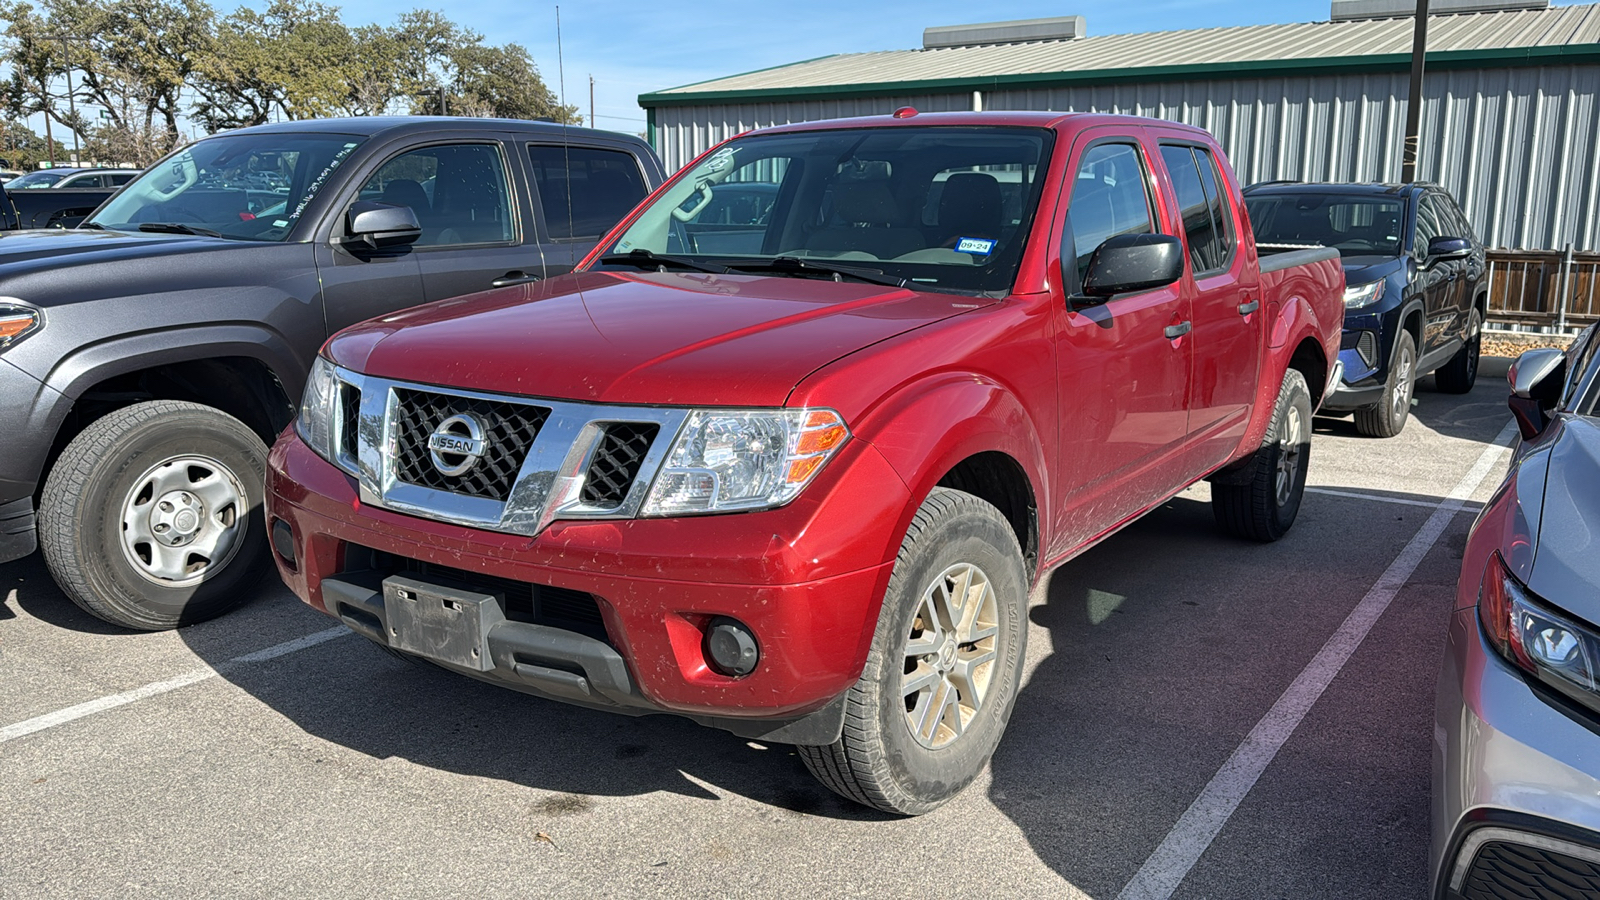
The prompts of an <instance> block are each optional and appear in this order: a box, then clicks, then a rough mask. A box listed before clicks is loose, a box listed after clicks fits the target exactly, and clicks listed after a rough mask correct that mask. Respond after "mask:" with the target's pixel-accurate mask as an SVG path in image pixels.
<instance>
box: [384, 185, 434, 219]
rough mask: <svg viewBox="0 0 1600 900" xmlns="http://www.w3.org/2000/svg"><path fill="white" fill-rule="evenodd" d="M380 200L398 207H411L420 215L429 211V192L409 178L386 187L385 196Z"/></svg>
mask: <svg viewBox="0 0 1600 900" xmlns="http://www.w3.org/2000/svg"><path fill="white" fill-rule="evenodd" d="M378 199H379V201H381V202H383V203H393V204H394V205H396V206H409V207H411V209H412V210H413V211H414V212H418V213H425V212H427V211H428V192H427V191H425V190H423V189H422V185H420V184H417V183H416V182H415V181H412V180H411V179H409V178H397V179H395V180H394V181H391V182H389V183H388V184H386V185H384V186H383V196H382V197H379V198H378Z"/></svg>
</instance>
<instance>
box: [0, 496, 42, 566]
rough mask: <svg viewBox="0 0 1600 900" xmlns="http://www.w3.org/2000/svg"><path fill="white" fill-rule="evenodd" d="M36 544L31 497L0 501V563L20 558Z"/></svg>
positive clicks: (37, 537) (36, 537)
mask: <svg viewBox="0 0 1600 900" xmlns="http://www.w3.org/2000/svg"><path fill="white" fill-rule="evenodd" d="M38 546H39V536H38V532H37V529H36V523H35V518H34V512H33V498H32V497H23V498H22V499H21V500H8V501H6V502H4V503H0V563H4V562H10V561H12V560H14V559H21V558H23V557H24V556H27V555H28V554H29V553H32V552H33V551H34V550H35V549H37V548H38Z"/></svg>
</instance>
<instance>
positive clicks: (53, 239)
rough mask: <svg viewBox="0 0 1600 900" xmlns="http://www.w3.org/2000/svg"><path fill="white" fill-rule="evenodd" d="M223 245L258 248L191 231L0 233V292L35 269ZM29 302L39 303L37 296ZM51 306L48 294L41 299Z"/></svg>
mask: <svg viewBox="0 0 1600 900" xmlns="http://www.w3.org/2000/svg"><path fill="white" fill-rule="evenodd" d="M219 246H239V247H249V246H259V245H257V244H254V243H253V242H248V241H223V240H218V239H214V238H206V237H198V236H195V235H187V234H145V233H143V232H137V233H132V234H130V233H127V232H120V231H87V230H85V231H80V230H77V229H71V230H63V229H60V228H40V229H36V230H29V231H8V232H6V233H4V234H0V293H4V290H3V282H4V279H6V278H8V277H11V276H15V275H23V274H31V273H33V272H35V271H59V270H61V269H62V268H64V267H67V266H75V265H82V264H92V263H101V262H117V261H123V260H131V259H150V258H152V257H158V256H175V255H179V254H186V253H196V252H207V251H215V250H216V249H217V248H218V247H219ZM28 299H29V300H30V302H39V301H37V300H36V299H35V298H33V297H29V298H28ZM43 303H44V305H49V301H48V298H45V299H44V300H43Z"/></svg>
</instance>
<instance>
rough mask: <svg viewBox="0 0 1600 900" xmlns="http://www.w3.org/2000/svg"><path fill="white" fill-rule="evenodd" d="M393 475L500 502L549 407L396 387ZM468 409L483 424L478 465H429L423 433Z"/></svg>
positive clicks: (514, 477) (548, 411)
mask: <svg viewBox="0 0 1600 900" xmlns="http://www.w3.org/2000/svg"><path fill="white" fill-rule="evenodd" d="M394 392H395V397H396V399H397V400H398V408H397V410H396V415H395V424H396V426H397V428H396V433H395V439H396V444H397V447H396V453H395V475H396V476H397V477H398V478H399V479H400V480H401V481H403V482H405V483H407V484H414V485H416V486H418V487H425V488H432V489H434V490H438V491H450V492H451V493H455V494H466V495H467V496H470V497H486V498H488V499H490V500H499V501H502V502H503V501H504V500H505V499H506V498H507V497H509V496H510V495H511V487H512V485H513V484H514V483H515V482H516V479H517V472H518V470H520V469H521V468H522V461H523V460H524V459H525V458H526V457H527V455H528V448H529V447H531V446H532V445H533V439H534V438H535V437H537V436H538V434H539V429H540V427H542V426H543V425H544V420H545V419H546V418H547V417H548V416H549V415H550V410H549V409H546V408H545V407H542V406H530V405H527V404H522V403H508V402H505V401H497V400H484V399H479V398H474V397H457V396H455V395H453V394H434V393H430V392H427V391H416V390H409V389H406V388H398V387H397V388H395V389H394ZM464 413H471V414H473V415H474V416H476V417H477V418H478V419H479V420H480V421H482V422H483V423H484V425H485V426H486V427H485V429H484V439H485V441H486V442H487V444H488V446H487V447H486V448H485V450H484V455H483V457H482V458H481V459H479V460H478V463H477V465H474V466H473V467H472V468H471V469H468V470H467V471H466V472H464V473H462V474H460V475H446V474H444V473H443V472H440V471H439V470H438V468H436V467H435V466H434V464H433V459H432V457H431V455H430V454H429V452H428V436H429V435H431V434H433V431H434V429H436V428H438V427H439V423H440V422H443V421H444V420H445V419H448V418H450V417H451V416H457V415H462V414H464Z"/></svg>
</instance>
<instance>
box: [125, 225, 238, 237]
mask: <svg viewBox="0 0 1600 900" xmlns="http://www.w3.org/2000/svg"><path fill="white" fill-rule="evenodd" d="M139 230H140V231H150V232H154V233H156V234H202V235H205V236H206V237H222V232H220V231H212V230H211V229H209V228H197V227H195V226H193V225H185V224H183V223H182V222H140V223H139Z"/></svg>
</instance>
